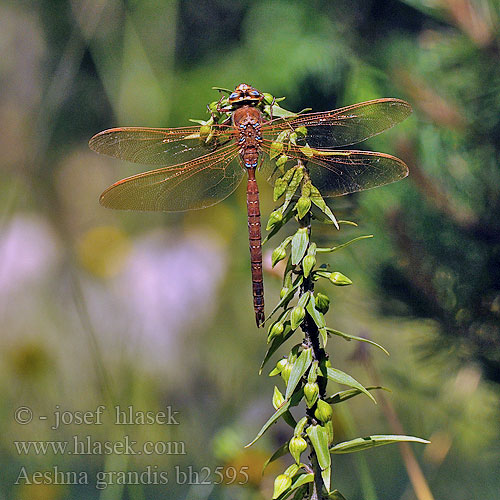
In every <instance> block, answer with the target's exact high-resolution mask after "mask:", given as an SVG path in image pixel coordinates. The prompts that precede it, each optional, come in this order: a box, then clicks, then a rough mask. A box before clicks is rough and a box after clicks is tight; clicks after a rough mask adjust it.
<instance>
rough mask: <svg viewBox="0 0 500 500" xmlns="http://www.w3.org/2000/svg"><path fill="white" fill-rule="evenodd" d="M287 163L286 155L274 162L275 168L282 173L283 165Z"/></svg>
mask: <svg viewBox="0 0 500 500" xmlns="http://www.w3.org/2000/svg"><path fill="white" fill-rule="evenodd" d="M287 161H288V156H287V155H281V156H280V157H279V158H278V159H277V160H276V166H277V167H278V168H279V169H280V170H281V171H282V172H283V171H284V168H281V167H283V165H285V163H286V162H287Z"/></svg>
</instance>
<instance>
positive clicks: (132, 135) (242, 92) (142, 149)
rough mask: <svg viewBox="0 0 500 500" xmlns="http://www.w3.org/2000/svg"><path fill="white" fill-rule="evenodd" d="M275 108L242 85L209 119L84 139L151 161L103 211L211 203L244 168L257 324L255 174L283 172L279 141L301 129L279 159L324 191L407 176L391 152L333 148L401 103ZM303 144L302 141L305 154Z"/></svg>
mask: <svg viewBox="0 0 500 500" xmlns="http://www.w3.org/2000/svg"><path fill="white" fill-rule="evenodd" d="M273 105H274V106H275V109H283V108H280V107H279V106H278V105H277V104H276V103H275V100H274V98H273V99H272V100H270V99H269V94H264V93H262V92H260V91H259V90H257V89H256V88H254V87H252V86H251V85H248V84H245V83H242V84H240V85H238V86H237V87H236V88H235V89H234V91H232V92H231V91H229V95H228V97H226V98H225V99H224V100H222V98H221V100H220V101H219V102H218V103H217V106H216V107H215V108H214V107H212V119H211V120H209V121H207V122H200V124H198V125H196V126H188V127H178V128H147V127H122V128H112V129H109V130H104V131H102V132H100V133H98V134H96V135H94V136H93V137H92V138H91V139H90V141H89V146H90V148H91V149H92V150H94V151H96V152H97V153H101V154H104V155H108V156H111V157H115V158H118V159H121V160H126V161H129V162H133V163H139V164H142V165H149V166H153V167H156V168H154V169H153V170H149V171H146V172H143V173H139V174H136V175H133V176H131V177H127V178H125V179H123V180H120V181H118V182H116V183H115V184H113V185H111V186H110V187H108V188H107V189H106V190H105V191H104V192H103V193H102V195H101V197H100V203H101V205H103V206H105V207H108V208H114V209H122V210H143V211H166V212H181V211H186V210H196V209H202V208H206V207H210V206H212V205H214V204H216V203H219V202H220V201H222V200H224V199H225V198H227V197H228V196H229V195H230V194H231V193H233V192H234V191H235V190H236V188H237V187H238V185H239V184H240V182H241V180H242V179H243V177H244V176H245V172H246V174H247V215H248V235H249V246H250V261H251V274H252V292H253V305H254V312H255V319H256V323H257V326H258V327H260V326H262V325H263V324H264V321H265V316H264V285H263V272H262V247H261V224H260V208H259V190H258V185H257V180H256V175H255V172H256V170H258V171H259V172H260V173H261V174H263V176H264V177H265V178H266V180H267V181H269V182H270V183H271V184H273V183H274V181H275V180H276V179H277V178H278V177H279V176H280V175H282V172H280V170H279V169H278V168H277V164H276V161H275V159H274V157H275V156H276V153H275V152H274V151H273V148H275V146H276V139H277V137H283V136H284V135H287V134H288V137H290V134H292V133H294V131H299V130H300V131H302V136H303V140H302V143H300V141H299V142H297V141H295V140H293V141H289V142H288V144H287V147H286V158H285V160H287V161H288V162H293V161H304V159H305V160H306V166H307V172H308V177H309V178H310V180H311V182H312V183H313V185H314V186H315V187H316V188H317V189H318V190H319V191H320V193H321V195H322V196H323V197H334V196H342V195H345V194H348V193H354V192H357V191H362V190H365V189H370V188H374V187H377V186H381V185H384V184H388V183H391V182H394V181H397V180H400V179H402V178H404V177H406V176H407V175H408V167H407V166H406V165H405V163H404V162H403V161H401V160H400V159H398V158H396V157H394V156H391V155H389V154H385V153H377V152H371V151H358V150H350V149H349V150H339V149H337V148H342V147H346V146H351V145H354V144H356V143H359V142H362V141H364V140H366V139H368V138H370V137H373V136H375V135H377V134H379V133H381V132H383V131H384V130H387V129H389V128H391V127H393V126H394V125H396V124H397V123H399V122H401V121H403V120H404V119H405V118H407V117H408V116H409V115H410V113H411V112H412V109H411V106H410V105H409V104H408V103H407V102H405V101H403V100H401V99H394V98H383V99H375V100H371V101H367V102H362V103H358V104H353V105H351V106H346V107H343V108H339V109H335V110H332V111H323V112H304V113H299V114H295V113H291V112H284V113H281V114H280V116H273ZM284 111H286V110H284ZM221 116H223V117H224V120H222V119H221ZM304 131H305V132H304ZM295 135H297V134H295ZM299 135H300V134H299ZM304 145H306V146H307V147H308V150H307V153H308V154H307V157H304V154H303V151H304V149H303V147H304ZM288 164H289V163H288ZM282 168H283V167H282ZM285 168H286V167H285Z"/></svg>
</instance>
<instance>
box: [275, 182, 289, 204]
mask: <svg viewBox="0 0 500 500" xmlns="http://www.w3.org/2000/svg"><path fill="white" fill-rule="evenodd" d="M287 186H288V183H287V182H285V181H284V180H283V179H282V178H281V177H278V178H277V179H276V181H275V182H274V189H273V200H274V201H276V200H279V199H280V198H281V196H282V195H283V193H284V192H285V191H286V188H287Z"/></svg>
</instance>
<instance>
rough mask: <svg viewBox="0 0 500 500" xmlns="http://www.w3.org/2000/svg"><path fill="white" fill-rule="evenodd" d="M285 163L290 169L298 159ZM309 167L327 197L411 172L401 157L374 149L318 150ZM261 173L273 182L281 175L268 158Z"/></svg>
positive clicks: (385, 182)
mask: <svg viewBox="0 0 500 500" xmlns="http://www.w3.org/2000/svg"><path fill="white" fill-rule="evenodd" d="M292 154H293V153H292ZM266 156H267V155H266ZM297 157H299V153H298V150H297ZM303 158H304V157H303V156H302V159H303ZM286 165H287V168H289V167H291V166H293V165H296V162H294V161H289V162H287V164H286ZM307 170H308V172H309V176H310V178H311V182H312V183H313V185H314V186H316V187H317V188H318V189H319V191H320V192H321V194H322V195H323V196H324V197H332V196H342V195H344V194H348V193H354V192H357V191H364V190H365V189H371V188H374V187H377V186H383V185H384V184H389V183H391V182H395V181H398V180H400V179H403V178H404V177H406V176H407V175H408V167H407V166H406V165H405V163H403V162H402V161H401V160H400V159H399V158H396V157H395V156H391V155H388V154H385V153H375V152H371V151H327V150H323V151H315V152H314V154H313V156H312V157H310V158H308V159H307ZM261 172H262V173H263V174H264V176H266V178H267V180H268V181H269V182H270V183H271V184H274V181H275V180H276V178H277V177H279V176H281V175H282V172H279V171H278V170H277V169H276V163H275V161H274V160H270V159H269V157H266V158H265V160H264V162H263V164H262V167H261Z"/></svg>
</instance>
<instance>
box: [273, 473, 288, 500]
mask: <svg viewBox="0 0 500 500" xmlns="http://www.w3.org/2000/svg"><path fill="white" fill-rule="evenodd" d="M290 486H292V478H291V477H290V476H287V475H285V474H280V475H279V476H277V477H276V479H275V480H274V492H273V500H274V499H275V498H278V497H279V496H280V495H281V494H282V493H284V492H285V491H286V490H287V489H288V488H290Z"/></svg>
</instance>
